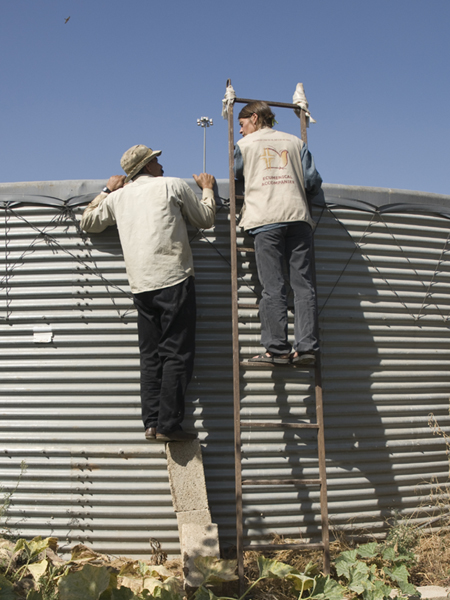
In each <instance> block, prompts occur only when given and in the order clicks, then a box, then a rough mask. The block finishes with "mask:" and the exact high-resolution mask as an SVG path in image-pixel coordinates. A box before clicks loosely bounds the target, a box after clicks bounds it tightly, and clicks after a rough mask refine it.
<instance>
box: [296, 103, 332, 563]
mask: <svg viewBox="0 0 450 600" xmlns="http://www.w3.org/2000/svg"><path fill="white" fill-rule="evenodd" d="M306 124H307V123H306V113H305V111H304V110H302V109H300V135H301V138H302V140H303V142H304V143H305V144H307V143H308V134H307V127H306ZM308 204H309V212H310V214H311V216H312V206H311V204H310V203H308ZM311 268H312V277H313V285H314V291H315V293H316V298H317V278H316V259H315V247H314V236H313V241H312V256H311ZM314 329H315V332H316V337H317V339H318V340H319V344H320V335H319V333H320V332H319V317H318V311H317V310H316V318H315V323H314ZM319 347H320V346H319ZM314 374H315V396H316V419H317V424H318V426H319V429H318V431H317V453H318V459H319V475H320V481H321V485H320V515H321V524H322V543H323V572H324V573H325V575H328V574H329V572H330V534H329V527H328V500H327V471H326V463H325V434H324V430H323V426H324V423H323V390H322V358H321V353H320V350H319V352H318V353H317V356H316V365H315V369H314Z"/></svg>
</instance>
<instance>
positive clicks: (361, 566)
mask: <svg viewBox="0 0 450 600" xmlns="http://www.w3.org/2000/svg"><path fill="white" fill-rule="evenodd" d="M370 573H371V571H370V569H369V567H368V566H367V565H366V563H363V562H362V561H358V562H357V563H355V564H354V565H353V566H351V567H350V571H349V575H350V576H349V578H348V584H347V586H348V588H349V589H350V590H352V592H356V593H357V594H362V593H363V591H364V590H367V589H372V587H373V585H372V582H371V581H370V577H369V574H370Z"/></svg>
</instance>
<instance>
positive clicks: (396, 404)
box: [0, 181, 450, 556]
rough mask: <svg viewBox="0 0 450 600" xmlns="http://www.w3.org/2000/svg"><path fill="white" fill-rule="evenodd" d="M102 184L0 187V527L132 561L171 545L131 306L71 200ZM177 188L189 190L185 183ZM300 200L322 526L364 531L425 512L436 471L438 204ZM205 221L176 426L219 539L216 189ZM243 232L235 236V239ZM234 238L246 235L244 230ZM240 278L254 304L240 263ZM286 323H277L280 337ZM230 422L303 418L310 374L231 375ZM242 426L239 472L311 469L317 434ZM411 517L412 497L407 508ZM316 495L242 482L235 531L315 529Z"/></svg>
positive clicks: (225, 500) (249, 345)
mask: <svg viewBox="0 0 450 600" xmlns="http://www.w3.org/2000/svg"><path fill="white" fill-rule="evenodd" d="M103 184H104V182H103V181H88V182H74V181H64V182H41V183H18V184H0V206H1V207H2V210H1V212H0V222H1V230H2V236H3V242H4V250H3V251H2V253H1V260H2V262H3V263H4V265H3V271H2V289H1V293H0V317H1V320H0V332H1V335H0V364H1V373H0V393H1V404H0V407H1V408H0V410H1V416H2V419H1V424H0V440H1V445H0V482H1V484H2V485H3V489H4V491H5V492H9V491H11V490H13V489H14V488H15V486H16V483H17V481H18V480H19V475H20V471H21V462H22V461H24V462H25V463H26V465H27V467H26V471H25V472H24V473H23V475H22V477H21V478H20V482H19V485H18V487H17V489H16V490H15V491H14V494H13V496H12V501H11V506H10V508H9V511H8V521H7V526H8V527H10V528H11V529H12V530H13V531H15V532H17V533H20V534H21V535H24V536H26V537H32V536H34V535H43V536H49V535H54V536H57V537H58V538H59V539H60V543H61V544H62V545H63V548H64V547H69V546H72V545H73V544H74V543H75V542H77V543H78V542H83V543H85V544H88V545H91V546H92V547H93V548H94V549H96V550H98V551H101V552H108V553H114V554H126V555H130V556H133V555H135V556H147V555H148V554H149V552H150V545H149V538H156V539H158V540H159V541H160V542H161V545H162V547H163V550H165V551H166V552H168V553H169V554H172V555H174V554H177V553H178V552H179V542H178V531H177V522H176V518H175V515H174V512H173V508H172V502H171V496H170V489H169V483H168V476H167V470H166V459H165V454H164V446H163V445H162V444H149V443H146V442H145V440H144V438H143V429H142V424H141V421H140V401H139V353H138V346H137V333H136V313H135V311H134V308H133V304H132V300H131V296H130V291H129V287H128V284H127V279H126V275H125V269H124V265H123V259H122V255H121V250H120V243H119V240H118V236H117V232H116V230H115V229H113V228H110V229H108V230H107V231H105V232H104V233H102V234H95V235H86V234H85V233H83V232H82V231H80V228H79V225H78V223H79V219H80V215H81V212H82V208H83V206H84V205H85V204H86V202H87V201H89V200H91V199H92V198H93V197H94V196H95V194H96V193H97V191H98V190H99V189H100V188H101V187H102V185H103ZM190 184H192V186H193V189H194V184H193V182H190ZM324 191H325V198H324V197H323V196H322V197H320V198H319V199H318V201H317V203H316V205H315V206H314V218H315V220H316V221H317V222H318V227H317V230H316V235H315V246H316V271H317V283H318V299H319V308H320V329H321V339H322V352H323V388H324V404H325V438H326V452H327V475H328V499H329V512H330V520H331V524H332V527H338V528H339V527H340V528H343V527H344V528H351V529H352V530H353V531H356V530H358V529H360V528H364V529H366V530H369V531H371V532H372V533H375V534H377V533H379V532H380V531H381V530H382V527H383V522H384V520H385V519H386V518H387V517H389V516H392V515H393V514H394V512H395V511H401V512H403V513H406V514H408V515H411V514H413V513H414V511H416V509H417V507H418V506H421V505H422V504H429V495H430V493H431V491H432V488H433V483H432V480H435V481H440V482H447V478H448V471H449V469H448V457H447V455H446V445H445V441H444V439H443V437H442V436H439V435H433V431H432V430H431V428H430V426H429V414H430V413H433V414H434V415H435V416H436V418H437V419H438V422H439V425H440V426H441V428H442V430H443V431H447V432H448V431H449V430H450V427H449V425H450V422H449V414H448V407H449V394H450V374H449V366H450V336H449V309H450V293H449V292H450V267H449V262H448V251H449V248H448V237H449V228H448V224H449V221H448V211H450V196H436V195H432V194H419V193H414V192H404V191H398V190H397V191H392V190H380V189H374V188H355V187H350V186H331V185H327V186H324ZM219 195H220V197H221V198H222V200H218V201H219V204H220V208H219V210H218V213H217V220H216V226H215V228H214V229H212V230H208V231H203V232H197V231H194V230H193V229H192V230H190V231H191V239H192V247H193V251H194V259H195V268H196V286H197V296H198V329H197V359H196V367H195V375H194V379H193V381H192V383H191V385H190V388H189V393H188V398H187V418H186V425H187V426H188V427H189V426H192V427H194V426H195V427H196V428H197V429H198V431H199V434H200V440H201V442H202V446H203V459H204V465H205V475H206V482H207V489H208V496H209V501H210V506H211V511H212V516H213V520H214V521H215V522H217V523H218V524H219V528H220V537H221V543H222V546H223V547H224V548H226V547H227V546H230V545H233V544H234V518H235V516H234V515H235V502H234V455H233V414H232V412H233V408H232V350H231V308H230V304H231V301H230V265H229V262H230V261H229V257H230V249H229V212H228V210H227V206H226V204H227V202H226V200H227V199H228V185H227V182H226V181H222V182H219ZM243 237H244V236H243V235H242V234H241V236H240V238H241V241H243ZM244 245H248V242H247V241H244ZM240 267H241V272H240V280H239V282H240V283H239V287H240V293H241V297H242V298H245V302H246V303H250V304H251V303H255V304H256V303H257V297H258V283H257V278H256V271H255V268H254V265H253V258H252V257H251V256H250V255H246V254H243V255H241V260H240ZM240 317H241V319H240V321H241V324H240V342H241V348H242V357H243V358H246V357H250V356H252V353H256V352H257V351H259V350H260V347H259V321H258V316H257V309H256V307H255V309H245V310H241V311H240ZM292 333H293V331H291V334H292ZM241 389H242V413H243V415H245V417H246V419H247V418H251V419H254V420H255V421H261V420H264V419H270V420H277V419H278V420H281V421H282V420H283V419H286V420H288V419H289V418H290V417H299V418H302V417H305V416H308V415H309V414H310V413H311V412H312V410H313V402H314V398H313V381H312V374H311V373H310V372H309V371H301V370H294V369H292V370H289V369H288V370H286V369H282V370H275V369H274V370H272V369H261V368H259V369H251V368H248V369H244V370H243V371H242V377H241ZM298 442H299V440H298V439H297V438H296V436H295V434H294V433H282V432H280V431H270V430H266V431H264V432H262V433H260V432H255V431H252V430H251V429H250V430H248V431H247V430H246V431H245V432H244V433H243V475H244V477H247V478H251V477H252V476H254V477H256V476H258V477H274V478H280V477H283V476H290V475H295V476H299V475H301V476H303V477H305V476H306V477H310V476H311V477H314V476H316V475H317V464H316V459H315V447H314V442H311V443H306V442H305V440H304V439H303V438H302V439H301V440H300V443H298ZM420 510H422V512H423V511H425V510H426V508H422V509H420ZM318 513H319V507H318V489H314V488H312V489H310V488H308V489H293V488H289V487H286V488H280V489H277V490H276V491H267V490H266V489H261V487H260V486H259V487H258V488H257V487H256V486H255V487H249V488H246V489H245V490H244V516H245V533H246V535H248V536H250V538H251V540H252V541H253V540H254V541H255V542H256V541H259V540H261V539H262V538H264V537H267V536H270V535H272V534H273V533H278V534H281V535H284V536H287V537H290V538H298V537H299V536H302V537H304V538H308V537H314V535H315V534H316V529H317V524H318V520H319V519H318Z"/></svg>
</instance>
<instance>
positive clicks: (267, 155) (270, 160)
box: [259, 146, 289, 170]
mask: <svg viewBox="0 0 450 600" xmlns="http://www.w3.org/2000/svg"><path fill="white" fill-rule="evenodd" d="M259 158H260V159H261V160H263V161H265V163H266V166H265V167H264V170H266V169H285V168H286V166H287V164H288V162H289V154H288V151H287V150H282V151H281V152H277V151H276V150H275V148H270V146H269V147H268V148H264V150H263V153H262V154H261V156H260V157H259Z"/></svg>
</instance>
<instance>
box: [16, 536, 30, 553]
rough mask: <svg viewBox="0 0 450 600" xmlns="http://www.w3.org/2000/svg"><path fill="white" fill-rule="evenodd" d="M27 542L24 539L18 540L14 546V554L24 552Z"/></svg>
mask: <svg viewBox="0 0 450 600" xmlns="http://www.w3.org/2000/svg"><path fill="white" fill-rule="evenodd" d="M27 545H28V544H27V541H26V540H24V539H23V538H20V539H18V540H17V542H16V545H15V546H14V552H19V550H23V549H24V548H25V547H26V546H27Z"/></svg>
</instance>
